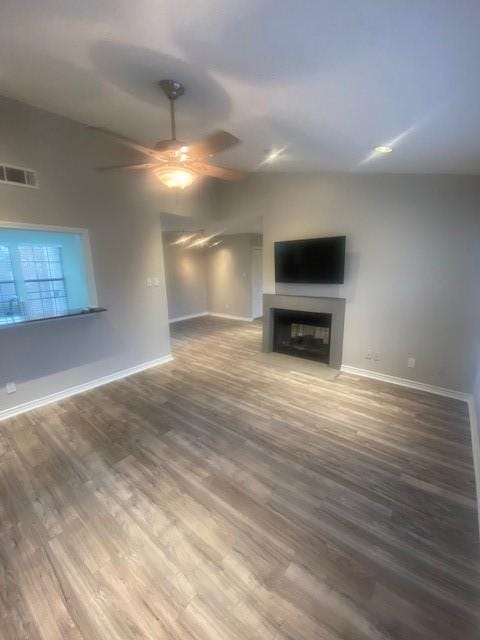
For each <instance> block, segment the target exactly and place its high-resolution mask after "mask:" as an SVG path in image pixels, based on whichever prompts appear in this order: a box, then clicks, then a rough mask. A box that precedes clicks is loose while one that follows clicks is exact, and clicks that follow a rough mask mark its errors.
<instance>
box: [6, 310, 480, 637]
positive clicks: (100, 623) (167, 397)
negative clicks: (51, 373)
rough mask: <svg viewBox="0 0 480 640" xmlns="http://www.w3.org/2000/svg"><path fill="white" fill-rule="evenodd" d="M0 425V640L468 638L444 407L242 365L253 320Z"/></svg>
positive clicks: (194, 337) (467, 517) (205, 322)
mask: <svg viewBox="0 0 480 640" xmlns="http://www.w3.org/2000/svg"><path fill="white" fill-rule="evenodd" d="M172 331H173V350H174V356H175V360H174V362H172V363H170V364H168V365H166V366H164V367H160V368H157V369H151V370H149V371H145V372H144V373H141V374H138V375H136V376H133V377H130V378H128V379H125V380H123V381H120V382H117V383H113V384H111V385H108V386H104V387H101V388H98V389H96V390H94V391H91V392H89V393H85V394H82V395H78V396H75V397H73V398H71V399H69V400H66V401H63V402H61V403H59V404H56V405H50V406H49V407H46V408H44V409H41V410H37V411H33V412H31V413H28V414H24V415H22V416H19V417H17V418H14V419H11V420H9V421H8V422H3V423H0V638H2V639H5V640H7V639H8V640H10V639H13V638H22V639H23V638H28V639H32V640H40V639H42V640H57V639H58V640H60V639H61V640H66V639H67V640H79V639H83V640H104V639H108V640H129V639H136V640H137V639H141V638H148V639H149V640H150V639H151V640H153V639H155V640H157V639H162V638H165V639H169V640H170V639H181V640H192V639H198V640H237V639H238V640H256V639H258V640H286V639H289V640H339V639H342V640H367V639H368V640H380V639H390V640H417V639H432V640H433V639H435V640H443V639H445V640H469V639H477V640H478V639H479V638H480V631H479V629H480V626H479V625H480V606H479V605H480V598H479V595H480V592H479V585H480V561H479V560H480V558H479V545H478V543H477V539H478V538H477V525H476V506H475V505H476V503H475V488H474V475H473V468H472V455H471V449H470V434H469V426H468V415H467V408H466V405H465V404H464V403H462V402H459V401H456V400H450V399H446V398H441V397H436V396H433V395H428V394H424V393H420V392H416V391H412V390H407V389H402V388H400V387H395V386H391V385H386V384H383V383H377V382H373V381H368V380H366V379H360V378H356V377H353V376H349V375H344V374H342V375H341V376H339V377H338V378H337V380H335V381H333V382H332V381H327V380H322V379H319V378H316V377H312V376H309V375H307V374H303V373H291V372H288V371H285V370H284V369H282V370H276V369H275V368H273V367H271V366H267V365H266V364H261V363H260V362H258V361H254V357H255V354H256V353H257V352H258V350H259V349H260V333H261V328H260V325H259V324H258V323H238V322H232V321H227V320H219V319H212V318H201V319H197V320H193V321H188V322H183V323H179V324H176V325H173V326H172Z"/></svg>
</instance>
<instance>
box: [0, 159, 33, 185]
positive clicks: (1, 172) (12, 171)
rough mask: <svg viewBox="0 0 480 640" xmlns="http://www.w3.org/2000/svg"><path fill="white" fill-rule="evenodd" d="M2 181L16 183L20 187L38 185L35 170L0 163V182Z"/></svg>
mask: <svg viewBox="0 0 480 640" xmlns="http://www.w3.org/2000/svg"><path fill="white" fill-rule="evenodd" d="M2 183H4V184H16V185H18V186H22V187H38V181H37V174H36V172H35V171H32V170H31V169H22V168H21V167H11V166H7V165H2V164H0V184H2Z"/></svg>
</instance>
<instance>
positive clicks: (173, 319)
mask: <svg viewBox="0 0 480 640" xmlns="http://www.w3.org/2000/svg"><path fill="white" fill-rule="evenodd" d="M202 316H208V311H202V313H192V315H190V316H178V318H171V319H170V320H169V321H168V323H169V324H173V323H174V322H182V320H191V319H192V318H201V317H202Z"/></svg>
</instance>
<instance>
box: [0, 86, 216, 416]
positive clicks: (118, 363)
mask: <svg viewBox="0 0 480 640" xmlns="http://www.w3.org/2000/svg"><path fill="white" fill-rule="evenodd" d="M0 141H1V142H0V162H5V163H10V164H13V165H17V166H24V167H27V168H31V169H36V170H37V171H38V177H39V180H40V188H39V189H28V188H24V187H17V186H9V185H1V184H0V220H6V221H12V222H23V223H35V224H46V225H60V226H69V227H86V228H88V229H89V231H90V238H91V248H92V255H93V263H94V269H95V276H96V285H97V293H98V302H99V304H100V305H102V306H105V307H107V308H108V312H107V313H105V314H102V315H101V316H99V317H90V318H78V319H68V320H56V321H54V322H46V323H41V324H38V325H35V326H23V327H13V328H8V329H1V330H0V410H3V409H7V408H9V407H12V406H15V405H17V404H20V403H23V402H27V401H30V400H33V399H36V398H40V397H43V396H45V395H48V394H51V393H54V392H57V391H61V390H63V389H66V388H68V387H71V386H73V385H77V384H81V383H85V382H88V381H90V380H92V379H95V378H98V377H100V376H104V375H108V374H111V373H114V372H116V371H118V370H122V369H125V368H129V367H132V366H135V365H138V364H141V363H143V362H146V361H149V360H152V359H156V358H159V357H161V356H164V355H166V354H168V353H169V351H170V340H169V331H168V323H167V301H166V292H165V278H164V265H163V250H162V236H161V229H160V217H159V212H160V211H170V212H172V213H178V214H182V215H195V214H197V213H199V214H201V215H205V213H206V212H208V211H209V209H210V206H211V204H210V200H209V197H210V196H209V193H208V192H207V191H205V192H203V191H199V190H198V189H197V190H194V191H193V192H191V193H190V194H181V195H180V196H175V195H169V194H165V193H164V192H162V191H161V190H160V188H159V186H158V184H156V183H155V179H154V177H153V176H151V175H150V174H140V173H138V174H136V173H135V174H133V173H128V174H125V173H118V174H117V173H115V174H113V173H112V174H107V173H99V172H97V171H96V170H95V167H97V166H101V165H106V164H116V163H118V164H121V163H124V162H129V161H136V160H137V159H139V156H137V155H136V154H135V153H131V152H130V151H129V150H127V149H124V148H123V147H119V146H118V145H116V144H114V143H111V142H110V141H108V140H107V139H105V138H104V137H103V136H101V135H100V134H98V133H95V132H92V131H90V130H87V129H86V128H85V127H83V126H82V125H80V124H77V123H74V122H72V121H69V120H67V119H65V118H61V117H58V116H54V115H52V114H49V113H46V112H43V111H39V110H36V109H33V108H31V107H28V106H26V105H22V104H20V103H18V102H14V101H10V100H7V99H0ZM149 276H150V277H158V278H159V279H160V283H161V286H159V287H152V288H147V287H146V286H145V283H146V278H147V277H149ZM8 381H15V382H16V383H17V388H18V391H17V393H15V394H12V395H6V393H5V383H6V382H8Z"/></svg>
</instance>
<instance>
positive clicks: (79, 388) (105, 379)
mask: <svg viewBox="0 0 480 640" xmlns="http://www.w3.org/2000/svg"><path fill="white" fill-rule="evenodd" d="M172 360H173V357H172V355H171V354H168V355H166V356H162V357H161V358H156V359H155V360H149V361H148V362H142V364H137V365H136V366H135V367H130V368H129V369H122V370H121V371H115V373H110V374H109V375H108V376H102V377H101V378H96V379H95V380H90V381H89V382H84V383H83V384H78V385H75V386H74V387H69V388H68V389H63V390H62V391H57V392H56V393H52V394H51V395H48V396H44V397H43V398H37V399H36V400H30V402H24V403H23V404H18V405H16V406H15V407H10V408H9V409H4V410H3V411H0V422H1V421H2V420H7V419H8V418H13V416H17V415H19V414H20V413H25V412H26V411H31V410H32V409H38V408H39V407H43V406H45V405H47V404H51V403H52V402H58V401H59V400H64V399H65V398H69V397H70V396H75V395H76V394H77V393H83V392H84V391H89V390H90V389H95V387H101V386H102V385H104V384H109V383H110V382H115V380H121V379H122V378H127V377H128V376H132V375H133V374H135V373H140V371H145V369H151V368H152V367H158V366H159V365H162V364H166V363H167V362H171V361H172Z"/></svg>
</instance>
